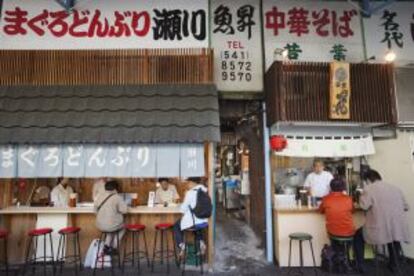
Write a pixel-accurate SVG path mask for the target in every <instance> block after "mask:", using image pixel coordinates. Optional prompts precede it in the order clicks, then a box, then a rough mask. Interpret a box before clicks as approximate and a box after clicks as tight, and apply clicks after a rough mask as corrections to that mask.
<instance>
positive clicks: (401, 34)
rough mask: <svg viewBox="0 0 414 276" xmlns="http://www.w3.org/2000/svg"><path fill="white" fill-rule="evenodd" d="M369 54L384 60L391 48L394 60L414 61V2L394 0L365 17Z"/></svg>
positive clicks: (376, 58)
mask: <svg viewBox="0 0 414 276" xmlns="http://www.w3.org/2000/svg"><path fill="white" fill-rule="evenodd" d="M363 24H364V30H365V41H366V47H367V56H368V57H375V60H376V61H378V62H384V61H385V60H384V57H385V55H386V53H387V52H388V51H389V50H392V51H393V52H394V53H395V54H396V59H395V63H396V64H397V65H406V64H409V63H414V2H395V3H392V4H390V5H388V6H386V7H385V8H384V9H381V10H379V11H377V12H375V13H374V14H373V15H371V17H369V18H364V19H363Z"/></svg>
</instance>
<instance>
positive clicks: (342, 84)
mask: <svg viewBox="0 0 414 276" xmlns="http://www.w3.org/2000/svg"><path fill="white" fill-rule="evenodd" d="M329 94H330V95H329V118H330V119H334V120H349V119H351V110H350V100H351V80H350V76H349V63H345V62H332V63H331V66H330V89H329Z"/></svg>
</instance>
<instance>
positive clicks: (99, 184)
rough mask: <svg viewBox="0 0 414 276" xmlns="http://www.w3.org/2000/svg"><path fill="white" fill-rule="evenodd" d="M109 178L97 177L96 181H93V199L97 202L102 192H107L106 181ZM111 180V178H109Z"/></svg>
mask: <svg viewBox="0 0 414 276" xmlns="http://www.w3.org/2000/svg"><path fill="white" fill-rule="evenodd" d="M106 181H107V179H105V178H102V177H101V178H98V179H96V181H95V182H94V183H93V186H92V199H93V201H94V202H95V201H96V200H97V199H98V197H99V195H100V194H103V193H105V183H106ZM108 181H109V179H108Z"/></svg>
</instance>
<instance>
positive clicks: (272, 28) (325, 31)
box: [263, 0, 364, 68]
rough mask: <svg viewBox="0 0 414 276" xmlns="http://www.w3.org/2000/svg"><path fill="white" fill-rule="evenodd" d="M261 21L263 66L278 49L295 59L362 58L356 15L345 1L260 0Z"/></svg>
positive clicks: (270, 60)
mask: <svg viewBox="0 0 414 276" xmlns="http://www.w3.org/2000/svg"><path fill="white" fill-rule="evenodd" d="M263 21H264V22H263V32H264V39H265V42H264V43H265V55H266V68H268V67H269V66H270V65H271V64H272V63H273V61H274V59H275V51H276V52H279V53H280V52H281V50H286V51H287V58H288V59H289V60H298V61H325V62H326V61H332V60H338V61H341V60H346V61H351V62H353V61H356V62H360V61H361V60H363V59H364V51H363V42H362V34H361V24H360V15H359V12H358V10H357V8H355V7H354V6H352V5H350V4H349V3H348V2H346V1H329V2H327V1H303V0H263ZM279 58H281V57H279Z"/></svg>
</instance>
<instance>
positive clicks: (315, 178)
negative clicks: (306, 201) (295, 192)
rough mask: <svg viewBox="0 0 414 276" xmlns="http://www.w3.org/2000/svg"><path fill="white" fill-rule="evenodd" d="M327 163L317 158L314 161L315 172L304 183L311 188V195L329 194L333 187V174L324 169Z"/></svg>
mask: <svg viewBox="0 0 414 276" xmlns="http://www.w3.org/2000/svg"><path fill="white" fill-rule="evenodd" d="M324 169H325V165H324V163H323V161H322V160H320V159H315V161H313V172H311V173H310V174H309V175H308V176H307V177H306V180H305V184H304V185H303V186H304V187H305V188H307V189H309V190H310V194H311V196H314V197H317V198H322V197H324V196H326V195H327V194H329V192H330V190H331V188H330V183H331V180H332V179H333V176H332V174H331V173H330V172H327V171H325V170H324Z"/></svg>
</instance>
